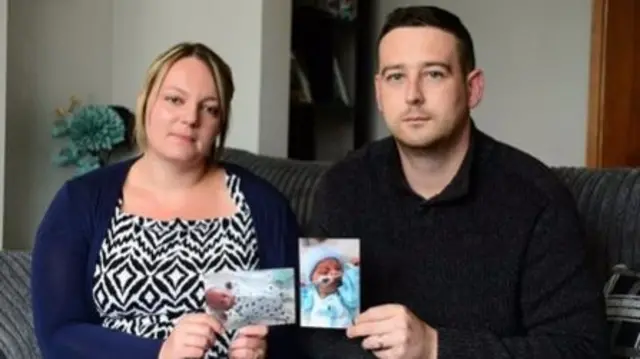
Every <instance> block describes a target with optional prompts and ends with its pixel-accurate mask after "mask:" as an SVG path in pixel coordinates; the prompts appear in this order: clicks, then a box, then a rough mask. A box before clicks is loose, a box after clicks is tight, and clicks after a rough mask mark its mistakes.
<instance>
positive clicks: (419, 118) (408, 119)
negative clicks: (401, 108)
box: [402, 116, 429, 123]
mask: <svg viewBox="0 0 640 359" xmlns="http://www.w3.org/2000/svg"><path fill="white" fill-rule="evenodd" d="M427 121H429V118H428V117H422V116H415V117H405V118H403V119H402V122H409V123H415V122H427Z"/></svg>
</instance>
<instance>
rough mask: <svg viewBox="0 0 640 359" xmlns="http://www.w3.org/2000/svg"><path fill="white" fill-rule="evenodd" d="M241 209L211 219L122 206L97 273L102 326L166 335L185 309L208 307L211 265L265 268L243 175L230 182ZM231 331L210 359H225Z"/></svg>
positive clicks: (95, 294)
mask: <svg viewBox="0 0 640 359" xmlns="http://www.w3.org/2000/svg"><path fill="white" fill-rule="evenodd" d="M225 182H226V185H227V188H228V189H229V191H230V193H231V197H232V198H233V201H234V202H235V204H236V207H237V208H238V211H237V212H236V213H235V214H233V215H231V216H229V217H221V218H213V219H204V220H182V219H175V220H157V219H152V218H146V217H142V216H137V215H133V214H130V213H125V212H123V211H122V209H121V204H122V201H119V204H118V206H116V209H115V214H114V216H113V217H112V219H111V224H110V228H109V231H108V232H107V236H106V238H105V240H104V242H103V244H102V247H101V249H100V253H99V257H98V262H97V266H96V269H95V272H94V287H93V298H94V301H95V304H96V308H97V311H98V313H99V314H100V316H101V317H102V318H103V326H104V327H107V328H110V329H115V330H119V331H123V332H126V333H131V334H135V335H137V336H140V337H145V338H153V339H165V338H167V337H168V336H169V334H170V332H171V330H172V329H173V327H174V324H175V321H176V320H177V319H178V317H179V316H181V315H183V314H185V313H193V312H203V311H204V308H205V302H204V284H203V282H202V277H201V275H202V274H203V273H204V272H207V271H209V270H247V269H254V268H256V267H257V265H258V254H257V238H256V233H255V228H254V226H253V221H252V219H251V213H250V211H249V206H248V205H247V203H246V201H245V198H244V196H243V194H242V192H241V191H240V178H239V177H237V176H235V175H233V174H229V173H228V174H227V175H226V179H225ZM232 335H233V333H232V332H226V333H225V334H224V335H222V336H220V337H218V338H217V340H216V345H215V346H214V348H212V349H211V350H210V351H209V353H208V354H207V356H206V358H226V357H227V348H228V345H229V342H230V339H231V338H232Z"/></svg>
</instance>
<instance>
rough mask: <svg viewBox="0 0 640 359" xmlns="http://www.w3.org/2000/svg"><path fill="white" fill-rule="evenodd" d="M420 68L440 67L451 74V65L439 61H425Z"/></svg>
mask: <svg viewBox="0 0 640 359" xmlns="http://www.w3.org/2000/svg"><path fill="white" fill-rule="evenodd" d="M422 67H442V68H443V69H445V70H446V71H447V72H451V65H449V64H448V63H446V62H441V61H427V62H424V63H423V64H422Z"/></svg>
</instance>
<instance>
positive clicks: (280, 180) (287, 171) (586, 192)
mask: <svg viewBox="0 0 640 359" xmlns="http://www.w3.org/2000/svg"><path fill="white" fill-rule="evenodd" d="M225 158H226V159H227V160H228V161H230V162H234V163H237V164H239V165H242V166H245V167H247V168H249V169H250V170H252V171H253V172H254V173H256V174H257V175H259V176H261V177H263V178H265V179H266V180H268V181H269V182H271V183H272V184H274V185H275V186H276V187H277V188H278V189H279V190H280V191H282V192H283V193H284V195H285V196H286V197H287V198H289V200H290V201H291V205H292V206H293V209H294V211H295V212H296V214H297V216H298V220H299V221H300V224H301V226H302V228H303V230H305V229H306V228H307V226H308V224H309V220H310V217H311V207H312V205H313V193H314V191H315V189H316V187H317V185H318V182H319V181H320V178H321V177H322V174H323V173H324V172H325V171H326V170H327V169H328V168H329V166H330V165H331V164H330V163H328V162H307V161H292V160H286V159H281V158H271V157H265V156H258V155H255V154H252V153H249V152H245V151H240V150H229V151H227V153H226V155H225ZM553 170H554V171H555V172H556V173H557V174H558V176H559V177H560V179H561V180H562V181H563V182H564V183H565V184H566V185H567V187H568V188H569V190H570V191H571V192H572V193H573V195H574V198H575V199H576V203H577V206H578V210H579V212H580V216H581V219H582V221H583V225H584V228H585V231H586V236H587V245H588V247H589V250H590V255H591V263H592V266H593V267H594V270H595V271H596V274H597V275H598V277H599V279H600V280H602V281H604V280H605V279H606V278H607V277H608V275H609V271H610V269H611V268H612V267H613V266H614V265H615V264H618V263H624V264H627V265H628V266H629V267H631V268H639V269H640V170H636V169H600V170H596V169H587V168H583V167H556V168H553Z"/></svg>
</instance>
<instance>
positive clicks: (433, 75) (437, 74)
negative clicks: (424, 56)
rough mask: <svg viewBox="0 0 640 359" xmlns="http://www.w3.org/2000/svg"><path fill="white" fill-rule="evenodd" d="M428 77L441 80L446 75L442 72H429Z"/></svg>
mask: <svg viewBox="0 0 640 359" xmlns="http://www.w3.org/2000/svg"><path fill="white" fill-rule="evenodd" d="M427 77H430V78H432V79H440V78H443V77H444V73H443V72H442V71H427Z"/></svg>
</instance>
